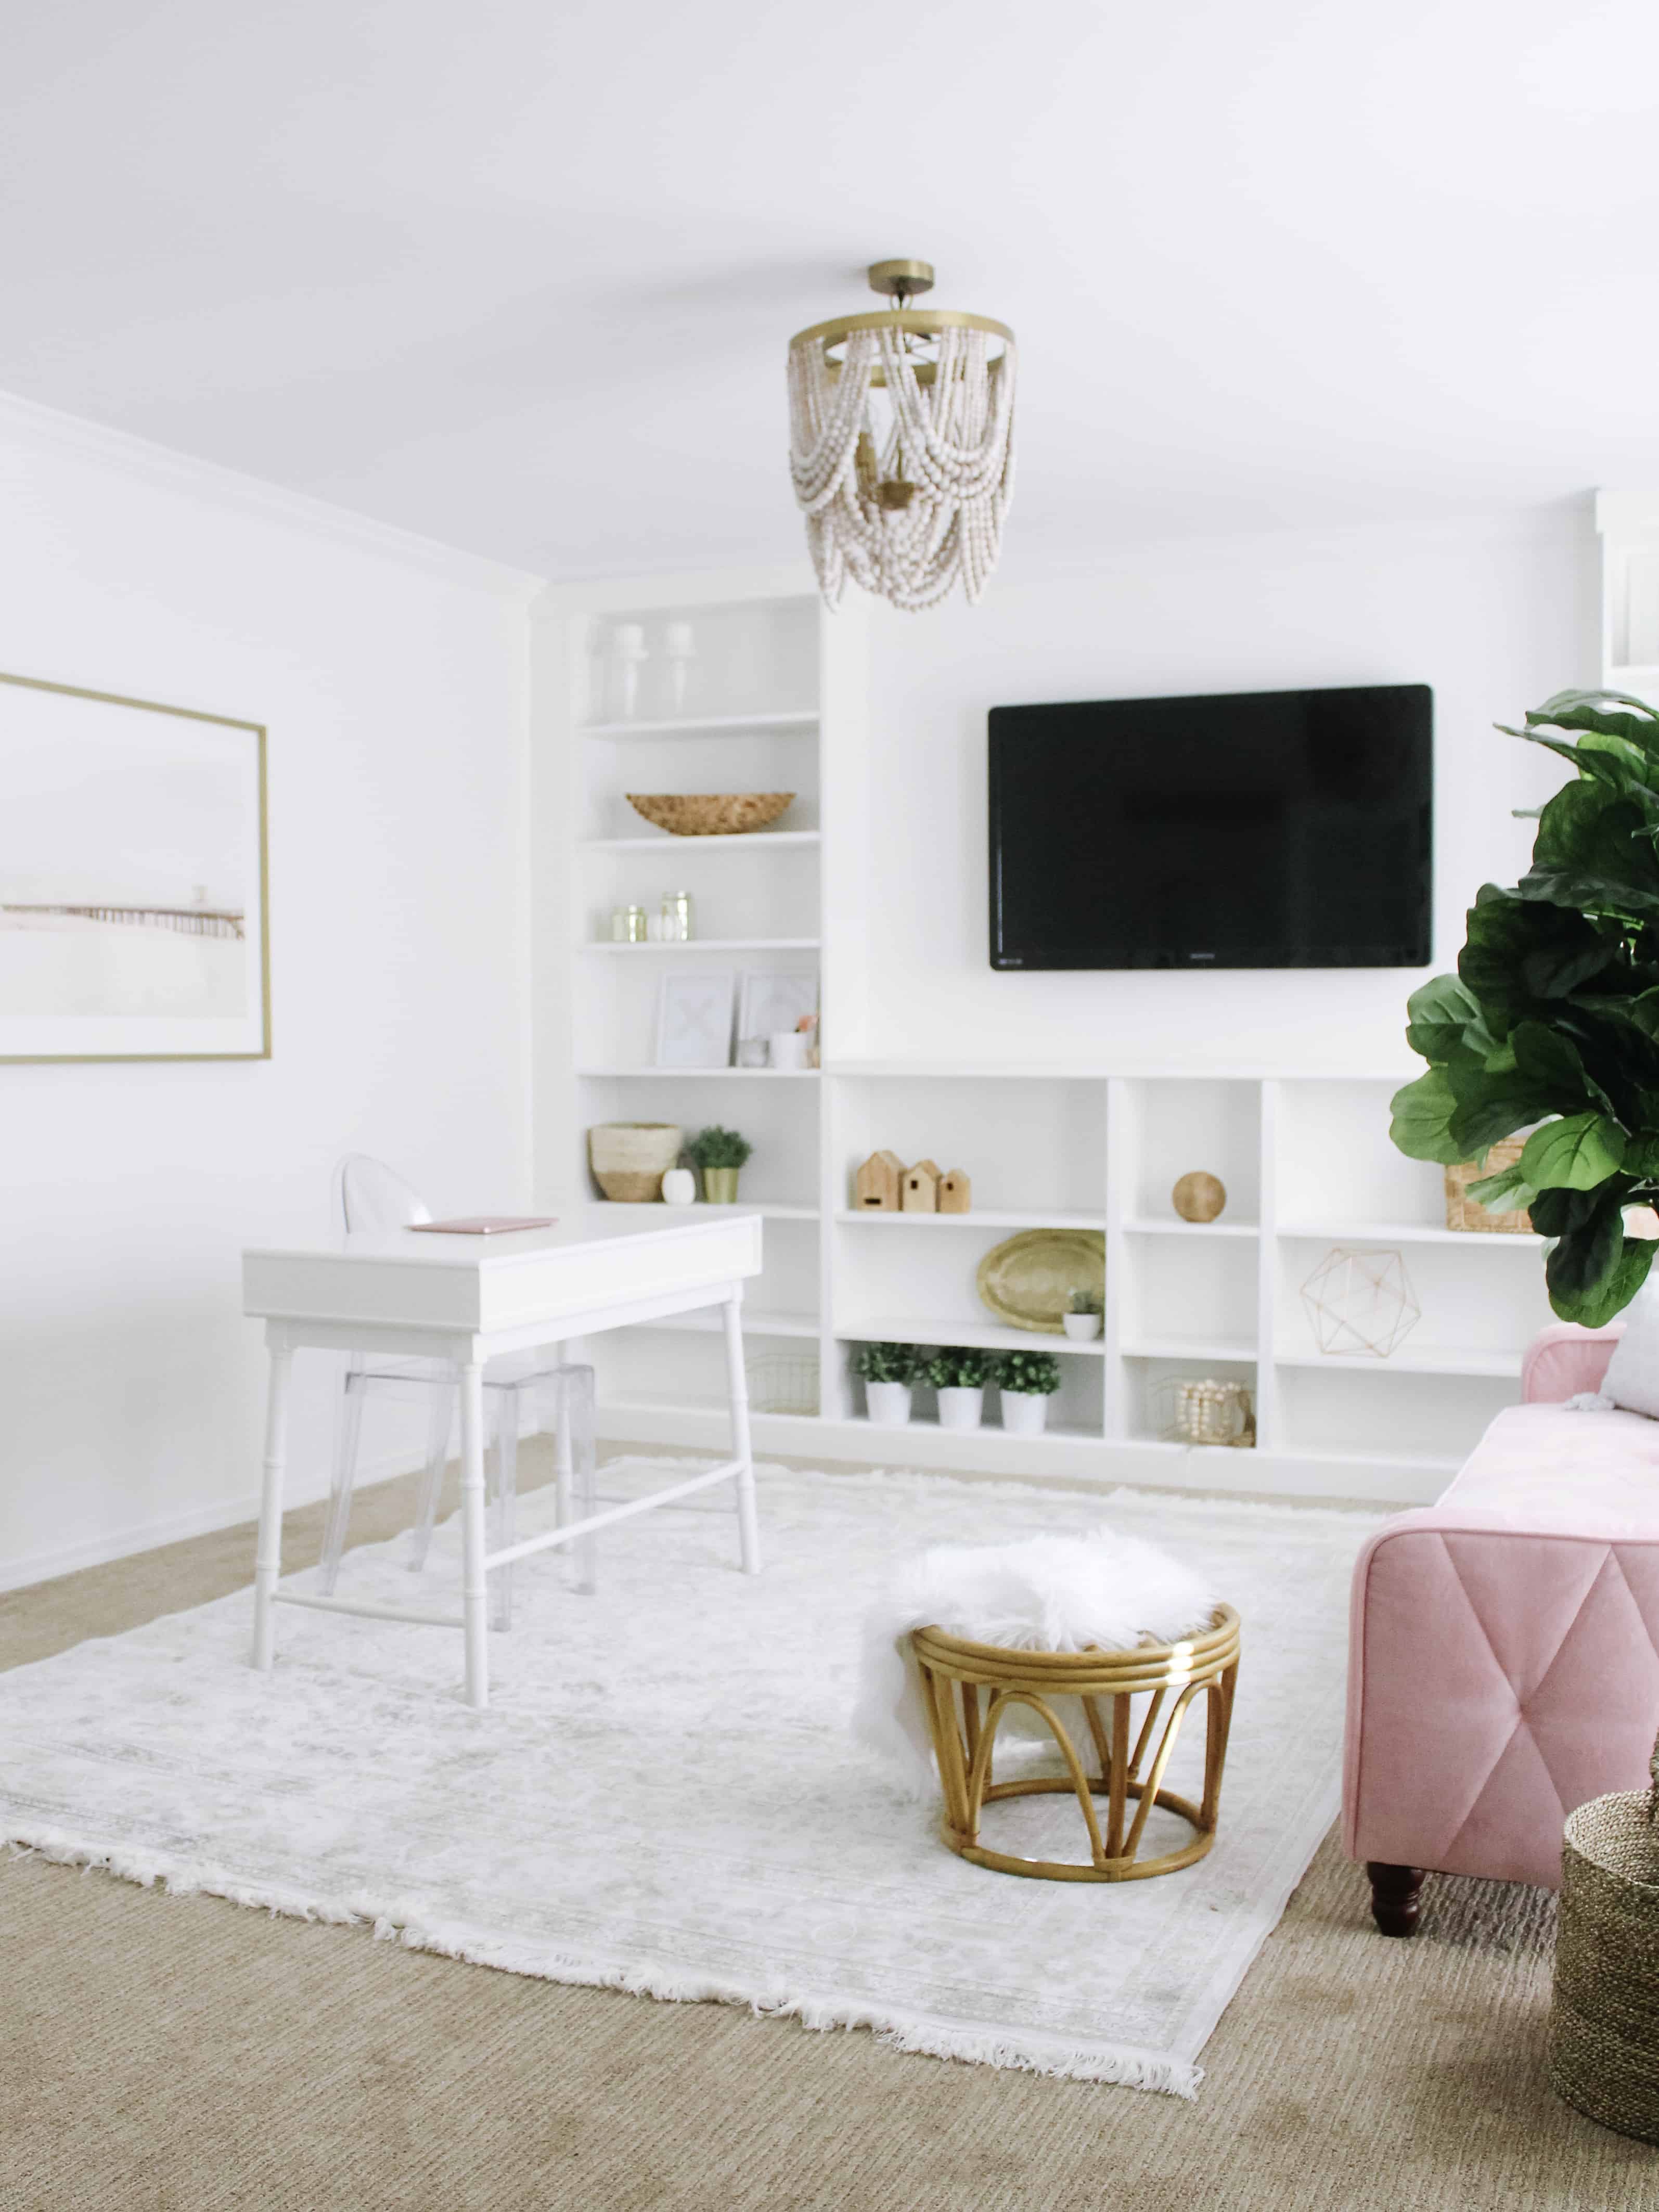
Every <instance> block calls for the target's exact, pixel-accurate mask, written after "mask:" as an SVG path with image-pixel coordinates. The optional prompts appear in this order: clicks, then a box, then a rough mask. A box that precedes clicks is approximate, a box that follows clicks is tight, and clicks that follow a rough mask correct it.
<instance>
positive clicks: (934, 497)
mask: <svg viewBox="0 0 1659 2212" xmlns="http://www.w3.org/2000/svg"><path fill="white" fill-rule="evenodd" d="M869 276H870V287H871V289H872V291H875V292H878V293H881V294H883V295H885V296H886V297H888V298H890V299H892V300H894V301H896V303H897V304H896V306H895V307H887V308H881V309H878V310H877V311H875V312H874V313H869V314H862V315H842V316H838V317H837V318H836V319H835V320H834V321H833V322H827V323H815V324H813V325H812V327H811V329H810V330H805V331H797V332H796V334H795V336H794V337H793V338H791V339H790V341H789V467H790V473H791V475H792V476H793V479H794V486H795V498H796V501H797V502H798V504H799V507H800V508H801V510H802V512H803V513H805V517H806V542H807V546H808V549H809V550H810V551H811V556H812V566H813V568H814V569H815V571H816V572H817V580H818V586H819V589H820V590H821V591H822V592H823V596H824V599H825V600H826V602H827V603H828V604H829V605H830V606H832V607H833V606H836V605H839V604H840V600H841V595H842V587H843V586H844V585H845V582H846V580H847V578H848V575H849V574H850V575H851V576H852V578H853V580H854V582H855V583H857V584H859V585H860V586H862V587H863V589H864V590H866V592H873V593H875V594H876V595H877V596H878V598H881V599H888V600H890V602H891V603H892V605H894V606H896V607H903V608H906V609H908V610H911V611H915V610H917V609H920V608H922V607H931V606H934V605H937V604H938V603H939V600H941V599H944V598H945V596H946V594H947V593H948V592H950V591H951V588H952V587H953V586H954V585H955V584H956V583H957V580H960V581H961V583H962V587H963V591H964V592H966V594H967V596H968V598H969V600H970V601H977V600H978V599H979V597H980V595H981V592H983V591H984V589H985V585H986V581H987V579H988V577H989V576H990V574H991V572H992V570H993V569H994V568H995V567H996V563H997V556H998V554H999V552H1000V550H1001V544H1002V524H1003V519H1004V517H1005V516H1006V513H1007V512H1008V503H1009V501H1010V499H1011V498H1012V495H1013V486H1014V447H1013V418H1014V370H1015V355H1014V334H1013V332H1012V331H1011V330H1010V329H1009V328H1008V326H1007V325H1006V323H997V322H993V321H992V320H991V319H990V318H989V317H988V316H986V315H969V314H962V313H957V312H955V311H954V310H951V309H949V308H943V307H912V306H911V305H910V301H911V300H912V299H913V298H914V297H915V295H917V294H919V293H922V292H927V291H931V290H932V289H933V269H932V266H931V265H930V264H928V263H927V262H926V261H878V262H876V263H875V264H873V265H872V268H871V270H870V272H869Z"/></svg>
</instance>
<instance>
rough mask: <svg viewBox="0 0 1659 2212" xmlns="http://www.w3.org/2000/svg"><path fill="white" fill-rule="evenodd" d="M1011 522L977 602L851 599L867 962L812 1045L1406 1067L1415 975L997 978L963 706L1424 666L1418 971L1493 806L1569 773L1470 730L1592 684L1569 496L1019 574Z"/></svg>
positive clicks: (1390, 679)
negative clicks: (855, 619) (863, 626)
mask: <svg viewBox="0 0 1659 2212" xmlns="http://www.w3.org/2000/svg"><path fill="white" fill-rule="evenodd" d="M1018 532H1019V511H1018V504H1016V507H1015V509H1014V513H1013V514H1012V518H1011V520H1010V525H1009V539H1010V548H1011V550H1010V555H1009V557H1008V559H1007V560H1006V562H1005V565H1004V568H1003V570H1002V572H1001V574H999V575H998V576H997V577H996V578H995V579H994V580H993V582H992V584H991V586H990V587H989V589H988V591H987V594H986V597H985V599H984V601H983V602H982V604H981V605H980V606H978V607H977V608H969V607H967V606H965V605H963V604H962V603H961V602H960V601H959V600H953V601H952V602H951V604H950V605H948V606H947V607H945V608H942V609H939V610H936V611H933V612H931V613H928V614H925V615H902V614H897V613H895V612H894V611H892V610H890V609H888V608H885V607H878V608H877V609H875V610H874V611H873V621H872V637H871V692H872V710H871V734H870V753H869V759H870V772H871V788H870V799H869V809H868V812H869V822H870V833H869V836H868V840H867V843H866V840H865V839H864V838H863V837H862V836H860V837H859V838H858V839H856V840H854V841H848V842H851V843H853V844H854V845H855V846H856V847H857V848H858V849H857V850H856V851H855V852H853V853H848V852H847V851H846V850H845V849H843V852H842V859H841V865H842V866H856V867H857V868H858V869H859V870H860V872H862V874H863V876H864V885H863V890H862V893H861V896H863V897H865V898H866V900H867V912H868V936H867V944H868V961H867V967H866V974H865V977H864V981H863V985H862V988H861V990H860V989H852V990H848V991H845V992H843V993H842V994H841V995H840V997H839V999H838V1001H837V1003H838V1006H839V1008H840V1012H839V1014H838V1015H837V1018H836V1019H837V1033H836V1036H834V1037H833V1038H832V1039H831V1040H830V1043H831V1047H832V1049H833V1050H834V1051H835V1052H836V1054H838V1055H841V1056H845V1055H847V1054H866V1053H867V1054H872V1055H874V1056H876V1057H878V1058H894V1059H901V1058H902V1059H907V1060H918V1061H926V1060H957V1061H962V1060H969V1061H972V1060H984V1059H990V1058H996V1059H1003V1058H1006V1057H1007V1056H1009V1055H1017V1056H1024V1057H1027V1058H1030V1059H1031V1060H1040V1061H1045V1062H1048V1061H1063V1060H1064V1061H1079V1060H1081V1061H1091V1062H1094V1063H1096V1064H1098V1063H1100V1062H1102V1061H1106V1060H1110V1061H1115V1062H1117V1063H1119V1064H1127V1065H1131V1066H1133V1065H1134V1064H1136V1063H1141V1064H1145V1063H1148V1062H1170V1063H1177V1062H1178V1063H1182V1064H1187V1065H1204V1064H1208V1065H1216V1064H1222V1063H1227V1062H1231V1063H1234V1064H1237V1063H1239V1062H1241V1061H1249V1062H1261V1063H1264V1064H1273V1065H1283V1066H1286V1067H1291V1066H1295V1067H1300V1068H1310V1069H1317V1068H1322V1067H1330V1066H1370V1067H1373V1068H1376V1067H1381V1068H1384V1069H1387V1068H1389V1067H1392V1066H1396V1065H1400V1064H1401V1063H1402V1062H1404V1061H1405V1060H1406V1059H1407V1054H1406V1050H1405V1047H1404V1044H1403V1042H1401V1030H1402V1028H1403V1019H1404V1017H1403V1006H1404V1002H1405V998H1406V994H1407V991H1408V990H1409V989H1410V988H1411V987H1413V983H1414V982H1415V981H1418V980H1420V974H1419V971H1405V970H1372V971H1364V970H1348V971H1345V972H1342V973H1340V975H1332V974H1331V973H1329V972H1327V973H1323V974H1319V973H1309V972H1303V973H1299V974H1298V973H1296V972H1292V971H1279V972H1275V973H1268V974H1263V973H1256V974H1250V975H1242V974H1225V973H1212V974H1207V975H1194V974H1188V973H1139V974H1121V975H1100V974H1053V975H1000V974H995V973H994V972H993V971H992V969H991V968H990V966H989V964H988V960H987V945H986V938H987V900H986V849H985V847H986V823H985V716H986V710H987V708H990V707H993V706H996V705H1000V704H1012V703H1016V702H1029V701H1036V700H1063V699H1091V698H1112V697H1135V696H1143V695H1152V694H1168V693H1176V692H1187V691H1228V690H1275V689H1281V688H1290V687H1293V686H1302V685H1313V684H1396V683H1426V684H1431V685H1432V686H1433V687H1434V693H1435V723H1436V744H1437V790H1436V854H1437V857H1436V869H1435V907H1436V945H1437V957H1436V962H1435V965H1436V967H1437V968H1439V967H1444V966H1448V965H1449V964H1450V963H1451V962H1452V960H1453V958H1454V957H1455V951H1456V948H1457V947H1458V945H1460V944H1461V943H1462V936H1463V928H1462V915H1463V911H1464V908H1466V907H1467V906H1468V903H1469V902H1470V901H1471V900H1472V898H1473V896H1474V892H1475V890H1476V889H1477V888H1478V886H1479V885H1480V883H1481V882H1483V881H1484V880H1486V878H1494V879H1496V880H1498V881H1499V882H1504V883H1509V882H1513V881H1514V880H1515V878H1516V873H1517V872H1518V871H1519V870H1520V869H1521V868H1522V866H1524V865H1525V857H1526V854H1527V852H1528V848H1529V846H1530V842H1531V837H1532V832H1533V825H1532V824H1531V823H1524V822H1516V821H1513V820H1511V819H1510V813H1509V810H1510V807H1512V806H1520V805H1531V804H1535V803H1536V801H1537V800H1538V799H1541V798H1542V797H1544V796H1546V795H1547V793H1549V792H1550V791H1551V790H1553V789H1554V788H1555V787H1557V786H1558V785H1559V781H1560V780H1561V776H1562V775H1563V773H1564V771H1563V770H1562V769H1560V767H1559V763H1556V762H1554V761H1553V759H1552V758H1551V757H1550V756H1548V755H1547V754H1545V753H1543V752H1542V751H1541V750H1539V749H1538V748H1535V747H1531V746H1526V745H1522V744H1519V743H1518V742H1517V741H1516V740H1515V739H1514V738H1504V737H1500V736H1498V735H1497V734H1496V733H1495V732H1493V731H1492V722H1493V721H1494V720H1498V719H1501V720H1505V721H1516V720H1519V718H1520V715H1521V714H1522V711H1523V710H1524V709H1525V708H1528V707H1530V706H1535V705H1536V704H1538V703H1539V702H1540V701H1541V700H1542V699H1544V698H1546V697H1547V696H1548V695H1549V694H1550V693H1551V692H1552V691H1557V690H1561V689H1563V688H1564V687H1565V686H1566V685H1567V684H1589V683H1594V682H1595V680H1596V674H1597V663H1596V645H1595V640H1596V617H1595V540H1594V537H1593V535H1592V532H1591V525H1590V520H1589V503H1588V501H1586V502H1585V505H1584V509H1583V512H1580V511H1578V510H1577V509H1573V510H1552V511H1550V512H1547V513H1540V514H1535V515H1532V516H1523V517H1521V518H1518V519H1516V520H1512V521H1508V522H1471V523H1467V524H1455V525H1451V524H1449V525H1442V526H1433V527H1427V528H1416V529H1406V528H1396V527H1389V528H1376V529H1366V530H1354V531H1349V532H1341V533H1335V534H1331V535H1328V536H1321V537H1317V538H1316V537H1310V536H1305V535H1291V534H1285V535H1279V536H1274V537H1269V538H1236V539H1231V540H1228V541H1225V542H1190V541H1189V542H1184V543H1183V542H1176V541H1170V542H1167V543H1162V544H1157V545H1152V546H1149V547H1147V548H1146V549H1144V550H1141V551H1139V552H1137V553H1135V554H1133V555H1132V556H1131V555H1115V556H1112V557H1111V558H1110V559H1109V561H1105V562H1102V563H1101V565H1099V566H1098V567H1096V568H1091V569H1090V570H1088V571H1087V572H1079V571H1077V570H1070V571H1056V572H1053V573H1050V574H1041V573H1036V572H1035V571H1033V570H1031V569H1029V568H1028V569H1027V570H1026V571H1025V572H1024V573H1022V571H1021V569H1020V567H1019V565H1018V563H1019V554H1018ZM1420 972H1421V973H1426V972H1429V971H1426V970H1425V971H1420ZM860 1016H862V1023H861V1024H860ZM860 1028H861V1029H862V1033H861V1034H860Z"/></svg>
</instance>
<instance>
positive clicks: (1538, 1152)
mask: <svg viewBox="0 0 1659 2212" xmlns="http://www.w3.org/2000/svg"><path fill="white" fill-rule="evenodd" d="M1624 1157H1625V1133H1624V1131H1623V1130H1622V1129H1621V1128H1620V1127H1619V1124H1618V1123H1617V1122H1616V1121H1609V1120H1608V1119H1607V1115H1605V1114H1568V1115H1564V1116H1563V1118H1562V1119H1561V1120H1560V1121H1547V1122H1546V1123H1545V1124H1544V1126H1543V1127H1542V1128H1541V1129H1534V1131H1533V1133H1532V1134H1531V1136H1529V1137H1528V1139H1527V1142H1526V1148H1525V1150H1524V1151H1523V1152H1522V1155H1521V1172H1522V1175H1523V1176H1525V1177H1526V1179H1527V1181H1528V1182H1529V1183H1530V1184H1531V1185H1532V1187H1533V1188H1534V1190H1539V1191H1544V1190H1593V1189H1594V1188H1595V1186H1596V1185H1597V1184H1598V1183H1603V1182H1607V1178H1608V1176H1615V1175H1617V1174H1618V1172H1619V1169H1620V1163H1621V1162H1622V1161H1623V1159H1624Z"/></svg>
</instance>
